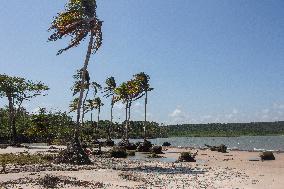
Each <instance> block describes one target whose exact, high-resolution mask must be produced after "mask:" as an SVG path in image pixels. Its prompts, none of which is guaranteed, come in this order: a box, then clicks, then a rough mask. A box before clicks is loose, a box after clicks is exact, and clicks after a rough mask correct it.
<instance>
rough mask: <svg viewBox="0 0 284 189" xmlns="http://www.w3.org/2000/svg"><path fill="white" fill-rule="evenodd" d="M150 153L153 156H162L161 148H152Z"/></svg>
mask: <svg viewBox="0 0 284 189" xmlns="http://www.w3.org/2000/svg"><path fill="white" fill-rule="evenodd" d="M150 152H151V153H155V154H163V152H162V146H153V147H152V148H151V149H150Z"/></svg>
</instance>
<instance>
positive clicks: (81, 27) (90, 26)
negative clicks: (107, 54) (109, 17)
mask: <svg viewBox="0 0 284 189" xmlns="http://www.w3.org/2000/svg"><path fill="white" fill-rule="evenodd" d="M96 8H97V5H96V0H69V2H68V3H67V4H66V5H65V10H64V11H63V12H60V13H58V14H57V16H55V17H54V20H53V22H52V24H51V27H50V28H49V31H53V34H52V35H50V37H49V38H48V41H57V40H58V39H62V38H63V37H67V36H70V37H71V40H70V42H69V45H68V46H67V47H65V48H63V49H60V50H59V51H58V52H57V55H59V54H61V53H62V52H64V51H66V50H68V49H70V48H72V47H76V46H78V45H79V44H80V43H81V42H82V41H84V39H85V38H86V37H87V36H88V34H89V33H91V35H93V36H94V37H95V40H93V42H92V48H91V49H92V52H96V51H97V50H98V49H99V48H100V46H101V45H102V32H101V28H102V21H101V20H99V19H98V18H97V15H96Z"/></svg>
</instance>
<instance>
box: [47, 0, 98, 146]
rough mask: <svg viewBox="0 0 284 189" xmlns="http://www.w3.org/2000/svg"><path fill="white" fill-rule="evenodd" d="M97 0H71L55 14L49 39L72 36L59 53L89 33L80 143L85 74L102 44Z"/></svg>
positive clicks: (77, 137) (83, 71) (54, 39)
mask: <svg viewBox="0 0 284 189" xmlns="http://www.w3.org/2000/svg"><path fill="white" fill-rule="evenodd" d="M96 8H97V5H96V0H69V1H68V3H67V4H66V6H65V10H64V11H63V12H60V13H58V14H57V16H55V18H54V20H53V22H52V24H51V27H50V28H49V30H50V31H53V34H52V35H51V36H50V37H49V39H48V40H49V41H57V40H58V39H62V38H63V37H66V36H71V40H70V44H69V45H68V46H67V47H66V48H63V49H60V50H59V51H58V53H57V55H59V54H61V53H62V52H64V51H66V50H68V49H70V48H72V47H77V46H78V45H79V44H80V43H81V42H82V41H83V40H84V39H85V38H87V36H88V35H89V44H88V49H87V53H86V57H85V61H84V66H83V70H82V78H81V82H80V94H79V98H78V107H77V119H76V125H77V127H76V129H75V133H74V139H75V141H76V142H77V143H79V127H80V115H81V108H82V107H81V106H82V100H83V95H84V90H85V88H84V83H85V78H86V77H85V76H86V72H87V68H88V64H89V60H90V56H91V54H92V53H96V52H97V50H98V49H99V48H100V46H101V45H102V31H101V28H102V21H101V20H99V19H98V17H97V14H96Z"/></svg>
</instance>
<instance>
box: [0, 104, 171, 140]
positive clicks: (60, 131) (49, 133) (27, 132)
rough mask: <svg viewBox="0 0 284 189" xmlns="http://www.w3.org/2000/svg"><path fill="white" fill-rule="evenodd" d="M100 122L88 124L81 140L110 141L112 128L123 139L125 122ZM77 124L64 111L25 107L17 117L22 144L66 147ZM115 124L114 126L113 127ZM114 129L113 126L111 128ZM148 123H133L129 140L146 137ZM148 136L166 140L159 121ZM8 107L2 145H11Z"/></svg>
mask: <svg viewBox="0 0 284 189" xmlns="http://www.w3.org/2000/svg"><path fill="white" fill-rule="evenodd" d="M99 122H100V123H99V126H98V128H96V132H95V128H94V126H95V125H97V123H96V122H91V121H86V122H85V123H84V125H83V126H82V129H81V139H83V141H92V140H93V138H95V137H97V138H104V139H105V138H108V131H109V128H110V130H111V132H110V134H111V137H112V138H122V137H123V134H124V130H125V127H124V125H125V124H124V122H123V123H113V124H111V122H110V121H108V120H100V121H99ZM75 125H76V123H75V122H74V121H73V120H72V118H71V117H70V116H69V115H68V114H67V113H66V112H61V111H56V112H51V111H47V110H46V109H44V108H42V109H40V111H39V112H38V113H36V114H31V113H29V112H27V111H26V110H25V109H24V108H21V110H19V111H18V113H17V115H16V129H17V131H18V142H21V143H23V142H47V143H51V144H66V142H69V141H71V139H72V137H73V129H74V128H75ZM111 125H112V126H111ZM110 126H111V127H110ZM143 127H144V121H130V122H129V137H130V138H143V137H144V129H143ZM147 127H148V129H147V135H148V136H149V138H155V137H165V136H166V135H165V133H163V131H162V130H161V127H159V124H158V123H156V122H147ZM10 138H11V137H10V129H9V113H8V108H0V143H8V142H9V140H10Z"/></svg>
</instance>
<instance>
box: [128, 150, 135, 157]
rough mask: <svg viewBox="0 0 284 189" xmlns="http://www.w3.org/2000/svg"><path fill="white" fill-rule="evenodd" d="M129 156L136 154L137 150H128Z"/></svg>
mask: <svg viewBox="0 0 284 189" xmlns="http://www.w3.org/2000/svg"><path fill="white" fill-rule="evenodd" d="M127 155H128V156H135V150H127Z"/></svg>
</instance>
